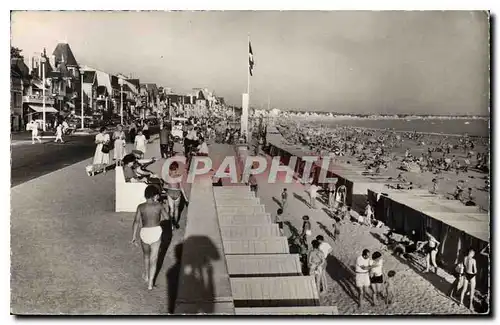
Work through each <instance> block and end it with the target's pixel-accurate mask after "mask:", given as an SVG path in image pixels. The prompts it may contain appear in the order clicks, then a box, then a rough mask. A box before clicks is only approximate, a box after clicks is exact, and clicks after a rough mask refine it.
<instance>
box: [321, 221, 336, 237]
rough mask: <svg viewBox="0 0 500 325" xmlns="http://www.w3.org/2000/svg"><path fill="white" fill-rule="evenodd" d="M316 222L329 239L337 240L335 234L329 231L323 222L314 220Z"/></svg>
mask: <svg viewBox="0 0 500 325" xmlns="http://www.w3.org/2000/svg"><path fill="white" fill-rule="evenodd" d="M316 223H317V224H318V226H319V228H320V229H321V230H323V231H324V232H325V234H326V235H327V236H328V237H330V238H331V239H333V240H334V241H335V240H337V237H336V235H335V234H334V233H333V232H331V231H330V230H329V229H328V228H327V227H326V226H325V225H324V224H322V223H321V222H319V221H316Z"/></svg>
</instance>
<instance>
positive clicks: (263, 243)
mask: <svg viewBox="0 0 500 325" xmlns="http://www.w3.org/2000/svg"><path fill="white" fill-rule="evenodd" d="M222 241H223V244H224V254H226V255H232V254H233V255H234V254H239V255H243V254H250V255H254V254H289V253H290V250H289V248H288V240H287V238H286V237H267V238H259V239H249V238H239V239H231V240H226V239H223V240H222Z"/></svg>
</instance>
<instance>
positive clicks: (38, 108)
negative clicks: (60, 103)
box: [29, 105, 58, 113]
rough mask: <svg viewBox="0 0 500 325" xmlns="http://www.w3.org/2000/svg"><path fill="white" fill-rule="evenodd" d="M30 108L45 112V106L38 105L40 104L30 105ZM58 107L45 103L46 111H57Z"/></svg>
mask: <svg viewBox="0 0 500 325" xmlns="http://www.w3.org/2000/svg"><path fill="white" fill-rule="evenodd" d="M29 108H31V109H32V110H34V111H35V112H37V113H43V106H38V105H36V106H35V105H29ZM57 112H58V111H57V109H55V108H54V107H52V106H50V105H45V113H57Z"/></svg>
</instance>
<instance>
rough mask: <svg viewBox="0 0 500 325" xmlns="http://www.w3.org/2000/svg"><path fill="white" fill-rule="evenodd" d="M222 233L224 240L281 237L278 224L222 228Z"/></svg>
mask: <svg viewBox="0 0 500 325" xmlns="http://www.w3.org/2000/svg"><path fill="white" fill-rule="evenodd" d="M220 231H221V235H222V238H223V239H232V238H234V239H237V238H261V237H276V236H280V235H281V234H280V230H279V228H278V225H276V224H265V225H244V226H221V227H220Z"/></svg>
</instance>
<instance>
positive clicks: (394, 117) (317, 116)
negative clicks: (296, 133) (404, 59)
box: [291, 115, 490, 121]
mask: <svg viewBox="0 0 500 325" xmlns="http://www.w3.org/2000/svg"><path fill="white" fill-rule="evenodd" d="M291 118H297V119H311V120H312V119H322V120H483V121H488V120H490V117H486V116H407V117H399V116H343V115H340V116H339V115H337V116H321V115H312V116H311V115H309V116H306V115H303V116H301V115H295V116H291Z"/></svg>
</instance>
